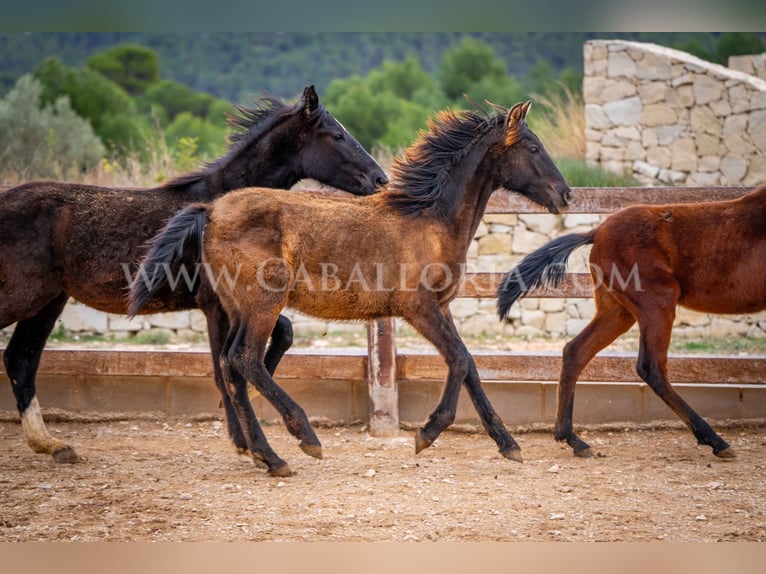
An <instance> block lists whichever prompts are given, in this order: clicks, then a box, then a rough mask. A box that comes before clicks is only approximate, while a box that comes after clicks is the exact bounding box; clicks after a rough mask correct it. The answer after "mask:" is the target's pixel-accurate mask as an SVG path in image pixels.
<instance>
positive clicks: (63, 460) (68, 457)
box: [53, 446, 82, 464]
mask: <svg viewBox="0 0 766 574" xmlns="http://www.w3.org/2000/svg"><path fill="white" fill-rule="evenodd" d="M53 460H54V461H55V462H57V463H59V464H75V463H78V462H82V459H81V458H80V457H79V456H78V455H77V453H76V452H75V451H74V449H73V448H72V447H71V446H65V447H63V448H60V449H58V450H57V451H56V452H54V453H53Z"/></svg>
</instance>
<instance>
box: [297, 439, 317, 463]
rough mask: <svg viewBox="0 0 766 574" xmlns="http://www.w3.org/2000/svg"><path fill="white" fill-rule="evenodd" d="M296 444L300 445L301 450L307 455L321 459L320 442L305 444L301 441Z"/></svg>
mask: <svg viewBox="0 0 766 574" xmlns="http://www.w3.org/2000/svg"><path fill="white" fill-rule="evenodd" d="M298 446H300V447H301V450H302V451H303V452H305V453H306V454H307V455H309V456H313V457H314V458H318V459H320V460H321V459H322V445H321V444H305V443H301V444H299V445H298Z"/></svg>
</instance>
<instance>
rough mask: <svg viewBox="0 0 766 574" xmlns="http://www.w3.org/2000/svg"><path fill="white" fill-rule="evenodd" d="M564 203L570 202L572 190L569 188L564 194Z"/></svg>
mask: <svg viewBox="0 0 766 574" xmlns="http://www.w3.org/2000/svg"><path fill="white" fill-rule="evenodd" d="M564 201H566V202H567V203H569V202H570V201H572V189H571V188H567V190H566V191H565V192H564Z"/></svg>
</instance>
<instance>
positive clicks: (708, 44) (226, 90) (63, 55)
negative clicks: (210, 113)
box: [0, 32, 716, 102]
mask: <svg viewBox="0 0 766 574" xmlns="http://www.w3.org/2000/svg"><path fill="white" fill-rule="evenodd" d="M466 34H467V33H464V32H455V33H447V32H438V33H311V34H309V33H276V32H275V33H262V32H261V33H255V32H253V33H212V32H211V33H201V32H188V33H116V32H112V33H107V32H99V33H86V32H79V33H63V32H55V33H54V32H50V33H43V32H34V33H1V34H0V93H4V92H5V91H7V90H8V89H9V88H10V87H11V86H12V85H13V83H14V82H15V80H16V79H17V78H18V77H19V76H21V75H22V74H24V73H26V72H30V71H32V70H34V68H35V67H36V66H37V64H38V63H39V62H40V61H42V60H43V59H44V58H46V57H47V56H51V55H55V56H58V57H59V58H60V59H61V60H62V61H63V62H64V63H65V64H67V65H69V66H75V67H80V66H82V65H84V64H85V62H86V60H87V59H88V57H89V56H91V55H92V54H94V53H96V52H99V51H101V50H103V49H105V48H107V47H110V46H113V45H115V44H120V43H135V44H140V45H144V46H148V47H150V48H152V49H153V50H155V51H156V52H157V54H158V55H159V59H160V73H161V75H162V77H164V78H168V79H172V80H175V81H178V82H181V83H183V84H186V85H188V86H190V87H191V88H193V89H195V90H200V91H204V92H208V93H210V94H213V95H216V96H219V97H222V98H225V99H228V100H231V101H239V102H244V101H248V100H249V99H250V98H252V96H253V95H254V94H256V93H257V92H259V91H260V90H263V89H268V90H269V91H271V92H272V93H274V94H276V95H279V96H292V95H295V94H296V93H298V92H299V91H300V90H301V89H302V88H303V86H305V85H306V84H308V83H314V84H315V85H316V86H317V88H318V89H319V91H320V93H322V92H323V91H324V89H325V88H326V87H327V85H328V84H329V83H330V81H331V80H332V79H334V78H343V77H348V76H351V75H354V74H358V75H365V74H367V73H368V71H369V70H371V69H373V68H376V67H378V66H380V64H381V63H382V62H383V61H384V60H386V59H391V60H402V59H404V58H405V57H407V56H408V55H415V56H417V58H418V59H419V60H420V63H421V65H422V67H423V68H424V69H425V70H426V71H428V72H433V71H434V70H435V69H436V68H437V67H438V64H439V61H440V59H441V57H442V55H443V53H444V51H445V50H446V49H447V48H449V47H450V46H452V45H454V44H456V43H457V42H459V41H460V39H461V38H462V37H463V36H464V35H466ZM472 35H474V36H477V37H480V38H481V39H482V40H484V41H485V42H487V43H488V44H490V45H491V46H492V48H493V49H494V51H495V53H496V54H497V55H498V56H500V57H501V58H502V59H503V60H504V61H505V62H506V65H507V67H508V72H509V73H510V74H512V75H514V76H517V77H519V78H524V77H526V76H527V75H528V73H529V72H530V70H531V68H532V67H533V66H534V65H535V64H536V63H537V62H538V61H539V60H544V61H547V62H548V63H549V65H550V66H551V68H552V70H553V71H554V72H556V73H558V72H560V71H562V70H564V69H566V68H569V67H574V68H577V69H579V68H581V67H582V44H583V42H584V41H585V40H587V39H590V38H596V37H601V38H604V37H609V38H617V37H620V38H629V39H634V40H640V41H649V42H656V43H659V44H663V45H668V46H675V47H679V46H689V45H691V44H696V45H697V46H698V47H700V48H701V49H705V50H710V49H712V47H713V46H714V44H715V39H716V34H714V33H620V34H608V33H580V32H565V33H543V32H530V33H476V34H472Z"/></svg>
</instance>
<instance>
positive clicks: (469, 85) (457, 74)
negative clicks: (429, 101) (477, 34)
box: [437, 36, 507, 102]
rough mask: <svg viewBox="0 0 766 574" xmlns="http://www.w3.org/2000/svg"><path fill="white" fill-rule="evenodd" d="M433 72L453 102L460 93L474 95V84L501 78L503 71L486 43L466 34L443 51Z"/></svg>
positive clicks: (459, 96)
mask: <svg viewBox="0 0 766 574" xmlns="http://www.w3.org/2000/svg"><path fill="white" fill-rule="evenodd" d="M437 76H438V78H439V82H440V84H441V88H442V90H443V91H444V94H445V95H446V96H447V97H448V98H449V99H450V100H452V101H455V102H457V101H458V100H460V99H462V97H463V94H468V95H470V96H472V97H474V95H473V93H472V92H473V90H474V88H475V87H476V85H477V84H480V83H482V84H483V85H487V83H491V82H492V81H497V82H501V81H503V79H504V78H505V77H506V76H507V72H506V69H505V65H504V64H503V62H502V61H501V60H500V59H499V58H498V57H497V56H495V53H494V51H493V50H492V48H491V47H490V46H489V44H487V43H485V42H482V41H481V40H477V39H476V38H472V37H470V36H466V37H465V38H463V40H462V41H461V42H460V44H458V45H457V46H454V47H452V48H449V49H448V50H447V51H446V52H445V53H444V57H443V58H442V60H441V63H440V65H439V69H438V71H437Z"/></svg>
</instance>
